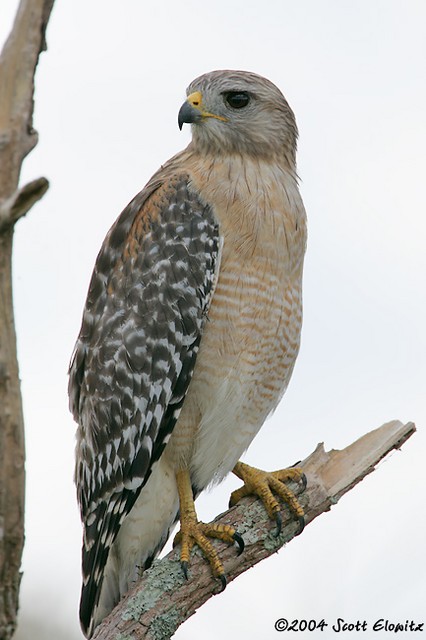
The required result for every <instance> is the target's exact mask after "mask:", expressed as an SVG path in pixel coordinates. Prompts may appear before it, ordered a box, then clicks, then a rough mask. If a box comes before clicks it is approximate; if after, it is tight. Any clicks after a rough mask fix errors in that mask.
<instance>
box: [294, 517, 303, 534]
mask: <svg viewBox="0 0 426 640" xmlns="http://www.w3.org/2000/svg"><path fill="white" fill-rule="evenodd" d="M297 521H298V523H299V528H298V530H297V531H296V534H295V535H296V536H300V534H301V533H302V531H303V529H304V528H305V518H304V516H299V518H298V519H297Z"/></svg>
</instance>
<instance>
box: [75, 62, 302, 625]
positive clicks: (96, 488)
mask: <svg viewBox="0 0 426 640" xmlns="http://www.w3.org/2000/svg"><path fill="white" fill-rule="evenodd" d="M187 95H188V98H187V101H186V102H185V103H184V105H183V106H182V108H181V110H180V112H179V127H180V128H181V127H182V124H183V123H184V122H186V123H191V124H192V142H191V143H190V144H189V145H188V147H187V148H186V149H185V150H184V151H182V152H181V153H179V154H177V155H176V156H175V157H173V158H172V159H171V160H169V161H168V162H167V163H166V164H165V165H164V166H163V167H161V169H160V170H159V171H158V172H157V173H156V174H155V175H154V176H153V177H152V179H151V180H150V181H149V182H148V184H147V186H146V187H145V188H144V189H143V190H142V191H141V192H140V193H139V194H138V195H137V196H136V197H135V198H134V199H133V200H132V201H131V202H130V204H129V205H128V206H127V207H126V208H125V209H124V211H123V212H122V214H121V215H120V217H119V218H118V220H117V221H116V222H115V224H114V225H113V226H112V228H111V229H110V231H109V233H108V235H107V237H106V239H105V241H104V243H103V246H102V248H101V250H100V253H99V255H98V258H97V261H96V265H95V269H94V272H93V276H92V280H91V283H90V288H89V293H88V297H87V302H86V307H85V310H84V315H83V322H82V327H81V331H80V335H79V337H78V341H77V344H76V347H75V351H74V355H73V358H72V362H71V366H70V382H69V393H70V406H71V410H72V412H73V415H74V418H75V420H76V421H77V422H78V425H79V426H78V432H77V451H76V472H75V479H76V484H77V494H78V500H79V503H80V507H81V517H82V520H83V524H84V535H83V588H82V596H81V605H80V617H81V623H82V628H83V630H84V632H85V634H86V635H87V636H88V637H90V636H91V635H92V633H93V630H94V628H95V627H96V626H97V625H98V624H99V622H100V621H101V620H102V619H103V618H104V617H105V616H106V615H107V614H108V613H109V612H110V611H111V609H112V608H113V607H114V605H115V604H116V603H117V602H118V600H119V599H120V597H121V596H122V595H123V594H124V593H125V592H126V591H127V590H128V588H129V586H130V585H131V583H132V581H134V580H135V579H136V578H137V577H138V575H139V574H140V571H141V570H143V569H144V568H146V567H148V566H149V565H150V564H151V562H152V560H153V558H154V557H155V556H156V555H157V554H158V553H159V551H160V550H161V548H162V547H163V545H164V543H165V542H166V540H167V538H168V535H169V531H170V528H171V527H172V526H173V525H174V523H175V522H176V520H177V519H178V514H179V512H180V519H181V531H180V533H179V534H178V539H179V540H180V543H181V545H182V546H181V561H182V567H183V570H184V572H185V573H186V570H187V566H188V562H189V553H190V549H191V547H192V545H193V544H194V543H196V544H198V545H199V546H200V547H201V548H202V549H203V551H204V553H205V554H206V556H207V557H208V559H209V561H210V564H211V566H212V569H213V573H214V574H215V575H216V576H218V577H220V578H221V580H222V583H223V585H225V584H226V581H225V577H224V571H223V567H222V564H221V562H220V560H219V558H218V556H217V553H216V551H214V549H213V548H212V547H211V545H210V543H209V541H208V539H207V538H208V537H219V538H221V539H224V540H226V541H228V542H230V543H233V542H234V541H235V542H237V543H238V544H239V546H240V548H241V549H242V548H243V541H242V539H241V537H240V536H239V535H238V533H236V532H235V531H234V530H233V529H231V528H229V527H225V528H223V527H222V528H221V527H219V526H217V525H216V526H215V525H205V524H203V523H200V522H198V520H197V517H196V512H195V507H194V498H195V497H196V496H197V495H198V494H199V493H200V492H201V491H202V490H203V489H205V488H206V487H207V486H208V485H209V484H211V483H212V482H218V481H220V480H222V479H223V478H224V477H225V476H226V475H227V474H228V473H229V472H230V471H231V470H234V472H235V473H236V474H237V475H238V476H239V477H240V478H242V479H243V480H244V482H245V485H244V486H243V488H242V489H241V490H238V491H237V492H235V493H234V495H233V497H232V500H233V501H234V502H235V501H236V500H238V499H239V498H240V497H241V496H242V495H246V494H247V493H248V492H257V493H260V494H261V495H262V498H263V499H264V501H265V505H266V508H267V510H268V513H269V515H270V516H271V517H276V519H277V522H278V524H279V521H280V515H279V509H280V506H279V504H278V502H277V501H276V500H275V498H274V497H273V495H272V493H271V491H270V488H271V489H272V490H273V491H274V492H276V493H278V494H279V495H280V496H282V497H284V498H287V499H288V490H287V488H286V487H285V485H284V484H282V483H281V482H280V481H281V480H283V481H284V480H286V479H288V478H290V477H294V478H296V479H301V478H302V474H301V471H300V470H297V469H290V470H284V471H283V472H274V473H270V474H267V473H266V472H261V471H260V470H256V469H254V468H252V467H248V466H247V465H244V464H242V463H240V462H238V459H239V458H240V456H241V455H242V454H243V452H244V451H245V450H246V449H247V447H248V446H249V444H250V443H251V441H252V440H253V438H254V436H255V435H256V433H257V432H258V431H259V429H260V427H261V426H262V424H263V422H264V421H265V419H266V417H267V416H268V414H269V413H271V411H273V410H274V409H275V407H276V406H277V404H278V402H279V400H280V398H281V397H282V395H283V393H284V391H285V389H286V387H287V384H288V382H289V379H290V376H291V373H292V371H293V367H294V363H295V359H296V356H297V353H298V350H299V342H300V330H301V324H302V269H303V258H304V253H305V245H306V217H305V211H304V207H303V203H302V200H301V197H300V194H299V190H298V184H297V174H296V162H295V155H296V140H297V127H296V122H295V119H294V115H293V112H292V111H291V109H290V107H289V105H288V104H287V102H286V100H285V99H284V97H283V95H282V94H281V92H280V91H279V89H278V88H277V87H276V86H275V85H273V84H272V83H271V82H270V81H268V80H266V79H265V78H262V77H260V76H258V75H256V74H254V73H248V72H243V71H214V72H211V73H207V74H205V75H203V76H201V77H199V78H197V79H196V80H194V81H193V82H192V83H191V85H190V86H189V88H188V90H187ZM281 488H282V490H281ZM289 502H290V503H291V506H292V508H293V511H294V512H295V515H296V517H298V518H299V520H300V523H301V525H302V524H303V512H302V510H301V509H300V507H299V506H298V504H297V502H295V501H294V500H293V502H292V501H291V500H289ZM212 549H213V551H212Z"/></svg>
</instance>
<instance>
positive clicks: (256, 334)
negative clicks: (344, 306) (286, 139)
mask: <svg viewBox="0 0 426 640" xmlns="http://www.w3.org/2000/svg"><path fill="white" fill-rule="evenodd" d="M197 160H198V161H197V169H195V168H194V169H193V170H192V171H191V172H190V175H191V176H192V184H193V187H194V189H195V190H196V191H197V192H198V193H199V194H200V195H201V197H202V198H203V199H204V200H205V201H206V203H209V204H210V205H211V206H212V207H213V210H214V212H215V215H216V216H217V218H218V220H219V225H220V234H221V237H222V241H223V247H222V255H221V262H220V269H219V278H218V281H217V284H216V288H215V291H214V295H213V299H212V302H211V306H210V310H209V313H208V321H207V322H206V325H205V329H204V334H203V338H202V340H201V346H200V352H199V354H198V358H197V363H196V366H195V371H194V377H193V380H192V383H191V385H190V388H189V391H188V395H187V397H186V400H185V403H184V406H183V409H182V413H181V415H180V418H179V420H178V422H177V424H176V426H175V429H174V432H173V435H172V437H171V440H170V443H169V445H168V447H167V448H166V455H167V457H168V459H169V460H170V461H171V463H172V464H173V466H175V467H176V466H179V465H181V464H188V465H189V466H190V468H191V477H192V480H193V484H194V485H195V486H196V487H197V488H199V489H200V490H201V489H203V488H204V487H206V486H207V485H208V484H210V483H211V482H212V481H220V480H221V479H222V478H223V477H224V476H225V475H226V474H227V473H229V471H231V469H232V468H233V466H234V465H235V463H236V462H237V460H238V458H239V457H240V456H241V455H242V453H243V452H244V451H245V450H246V449H247V447H248V446H249V444H250V443H251V441H252V439H253V438H254V436H255V435H256V433H257V432H258V430H259V429H260V427H261V426H262V424H263V422H264V420H265V419H266V417H267V416H268V414H269V413H270V412H271V411H273V410H274V409H275V407H276V406H277V404H278V402H279V400H280V398H281V397H282V395H283V393H284V391H285V389H286V387H287V385H288V382H289V380H290V377H291V374H292V371H293V367H294V363H295V360H296V356H297V353H298V350H299V344H300V330H301V324H302V269H303V257H304V252H305V246H306V216H305V211H304V207H303V203H302V201H301V198H300V195H299V192H298V188H297V183H296V179H295V177H294V176H293V175H291V174H290V173H289V172H288V171H286V170H285V169H283V168H281V167H280V166H278V165H273V166H272V165H271V164H270V163H262V162H259V161H253V162H250V161H249V162H248V161H247V159H245V161H244V163H243V161H242V160H241V161H240V163H239V162H238V159H235V158H232V159H231V160H230V162H229V164H228V163H226V162H223V163H222V162H221V163H219V162H214V161H212V162H211V163H209V162H208V161H205V163H204V165H203V164H201V168H200V162H199V159H197ZM210 185H219V187H217V186H216V187H212V186H210ZM223 185H226V186H223Z"/></svg>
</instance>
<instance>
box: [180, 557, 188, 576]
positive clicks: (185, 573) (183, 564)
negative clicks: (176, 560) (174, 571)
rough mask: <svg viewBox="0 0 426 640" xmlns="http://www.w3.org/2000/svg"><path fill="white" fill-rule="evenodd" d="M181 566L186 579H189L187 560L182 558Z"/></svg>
mask: <svg viewBox="0 0 426 640" xmlns="http://www.w3.org/2000/svg"><path fill="white" fill-rule="evenodd" d="M180 566H181V568H182V573H183V575H184V576H185V580H188V563H187V562H186V560H182V562H181V563H180Z"/></svg>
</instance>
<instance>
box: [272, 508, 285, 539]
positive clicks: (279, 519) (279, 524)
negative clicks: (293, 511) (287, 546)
mask: <svg viewBox="0 0 426 640" xmlns="http://www.w3.org/2000/svg"><path fill="white" fill-rule="evenodd" d="M275 522H276V523H277V528H276V529H275V531H274V533H273V534H272V535H273V536H274V538H278V536H279V535H280V533H281V529H282V526H283V518H282V515H281V513H280V512H279V511H277V513H276V514H275Z"/></svg>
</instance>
